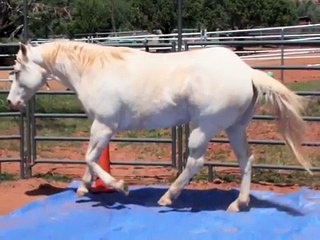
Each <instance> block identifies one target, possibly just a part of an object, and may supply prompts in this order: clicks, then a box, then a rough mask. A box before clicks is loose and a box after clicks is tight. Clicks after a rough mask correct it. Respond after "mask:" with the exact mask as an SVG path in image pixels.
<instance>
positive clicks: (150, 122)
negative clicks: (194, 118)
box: [119, 107, 190, 130]
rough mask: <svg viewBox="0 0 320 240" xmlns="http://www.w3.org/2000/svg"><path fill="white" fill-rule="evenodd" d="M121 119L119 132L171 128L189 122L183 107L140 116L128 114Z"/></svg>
mask: <svg viewBox="0 0 320 240" xmlns="http://www.w3.org/2000/svg"><path fill="white" fill-rule="evenodd" d="M125 118H126V119H124V118H122V120H121V124H120V125H119V130H149V129H158V128H167V127H173V126H177V125H180V124H184V123H187V122H189V121H190V117H189V114H188V112H187V110H186V108H184V107H169V108H166V109H162V110H158V111H153V112H150V113H145V114H141V115H138V116H137V115H135V114H130V116H128V115H127V116H126V117H125Z"/></svg>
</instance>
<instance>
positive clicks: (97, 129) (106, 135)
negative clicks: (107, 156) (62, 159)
mask: <svg viewBox="0 0 320 240" xmlns="http://www.w3.org/2000/svg"><path fill="white" fill-rule="evenodd" d="M113 134H114V131H113V130H112V128H110V127H109V126H107V125H106V124H104V123H101V122H99V121H97V120H94V122H93V124H92V126H91V134H90V142H89V146H88V149H87V153H86V158H85V161H86V163H87V169H86V172H85V174H84V176H83V179H82V180H83V182H82V184H81V185H80V186H79V188H78V190H77V195H78V196H82V195H83V194H85V193H87V192H88V187H90V186H91V183H92V179H93V174H96V175H97V176H98V177H99V178H100V179H101V180H102V182H103V183H104V184H105V185H107V186H110V187H112V188H114V189H116V190H117V191H119V192H122V193H124V194H125V195H128V194H129V188H128V185H127V184H126V183H125V182H124V181H123V180H116V179H115V178H114V177H113V176H111V175H110V174H109V173H107V172H106V171H104V170H103V169H102V168H101V167H100V165H99V164H97V161H98V159H99V157H100V155H101V153H102V151H103V149H104V148H105V147H106V145H107V144H108V143H109V141H110V139H111V137H112V136H113Z"/></svg>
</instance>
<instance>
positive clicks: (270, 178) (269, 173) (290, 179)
mask: <svg viewBox="0 0 320 240" xmlns="http://www.w3.org/2000/svg"><path fill="white" fill-rule="evenodd" d="M213 178H214V179H220V180H222V182H226V183H231V182H237V183H239V184H240V181H241V176H240V174H230V173H221V172H213ZM207 179H208V175H207V171H202V172H201V173H199V174H197V175H196V176H195V177H193V178H192V180H193V181H196V182H197V181H203V180H204V181H206V180H207ZM252 182H253V183H268V184H270V185H271V184H272V185H277V186H290V185H295V184H296V185H299V186H310V187H312V188H316V189H320V178H319V173H316V174H314V175H313V176H311V175H310V174H308V173H306V172H293V171H292V172H290V171H274V170H260V169H253V172H252Z"/></svg>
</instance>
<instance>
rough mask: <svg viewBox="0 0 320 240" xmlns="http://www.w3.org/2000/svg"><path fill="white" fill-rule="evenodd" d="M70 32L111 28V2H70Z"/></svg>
mask: <svg viewBox="0 0 320 240" xmlns="http://www.w3.org/2000/svg"><path fill="white" fill-rule="evenodd" d="M71 14H72V16H73V18H72V22H71V23H70V24H69V25H68V30H69V31H70V33H72V34H74V33H93V32H98V31H108V30H111V28H112V26H111V4H110V2H109V1H105V0H75V1H74V2H73V3H72V11H71Z"/></svg>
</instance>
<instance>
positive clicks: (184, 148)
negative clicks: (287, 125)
mask: <svg viewBox="0 0 320 240" xmlns="http://www.w3.org/2000/svg"><path fill="white" fill-rule="evenodd" d="M6 45H7V46H10V47H12V46H17V45H16V44H6ZM102 45H103V44H102ZM105 45H111V44H105ZM265 45H274V46H278V47H281V46H294V45H295V46H317V47H319V46H320V41H304V42H301V41H285V40H283V41H260V40H259V41H212V42H207V41H206V42H185V45H184V47H185V50H189V48H190V46H202V47H203V46H265ZM113 46H127V47H135V48H140V49H144V50H145V51H152V50H155V49H166V50H168V49H170V51H171V52H174V51H176V44H175V42H173V43H171V44H148V43H144V44H133V45H132V44H116V45H115V44H113ZM283 53H284V51H283V50H281V54H282V56H281V57H282V58H283ZM282 64H284V62H283V61H282ZM254 68H257V69H261V70H283V71H289V70H308V71H310V70H313V71H316V70H320V66H286V65H281V66H255V67H254ZM8 70H12V67H7V66H0V71H8ZM7 93H8V91H7V90H0V95H4V94H7ZM296 93H297V94H299V95H302V96H309V97H319V96H320V92H319V91H298V92H296ZM74 95H75V93H74V92H72V91H39V92H37V94H36V96H74ZM36 104H37V100H36V98H33V99H32V100H31V101H30V103H29V104H28V108H27V111H26V112H25V113H12V112H2V113H0V118H1V117H18V119H19V134H17V135H1V136H0V141H2V140H4V141H6V140H18V141H19V143H20V158H13V159H9V158H2V159H0V163H1V162H10V161H14V162H20V172H21V177H30V176H31V174H32V167H33V166H34V165H35V164H44V163H52V164H58V163H59V164H64V163H65V164H84V163H85V162H84V161H83V160H67V159H66V160H64V159H63V160H62V159H47V158H38V157H37V149H38V148H37V145H38V144H39V143H41V142H45V141H46V142H57V141H58V142H86V141H88V140H89V138H88V137H65V136H41V135H38V131H37V128H36V124H37V120H40V119H48V118H51V119H52V118H58V119H67V118H70V119H86V118H87V116H86V114H85V113H83V112H79V113H40V112H36V111H35V107H36ZM253 119H254V120H257V121H272V120H275V117H274V116H271V115H255V116H254V117H253ZM304 120H305V121H307V122H319V121H320V117H319V116H304ZM189 133H190V126H189V125H188V124H187V125H183V126H176V127H173V128H172V129H171V137H170V138H145V137H144V138H123V137H115V138H112V140H111V142H114V143H157V144H170V145H171V159H170V161H161V162H159V161H156V162H153V161H118V160H112V161H111V164H114V165H131V166H138V165H143V166H170V167H174V168H177V169H178V171H179V172H181V171H182V170H183V168H184V165H185V162H186V158H187V156H188V137H189ZM211 142H214V143H221V144H224V143H229V141H228V139H225V138H213V139H212V140H211ZM249 143H250V144H258V145H262V144H263V145H279V146H282V145H284V144H285V143H284V141H280V140H261V139H250V140H249ZM303 145H304V146H306V147H319V146H320V142H304V143H303ZM205 166H206V167H208V179H209V180H212V179H213V176H212V174H213V168H214V167H237V166H238V164H236V163H231V162H227V163H220V162H206V163H205ZM254 168H261V169H283V170H302V169H303V168H302V167H300V166H278V165H266V164H256V165H254ZM312 170H314V171H320V167H315V168H312Z"/></svg>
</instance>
